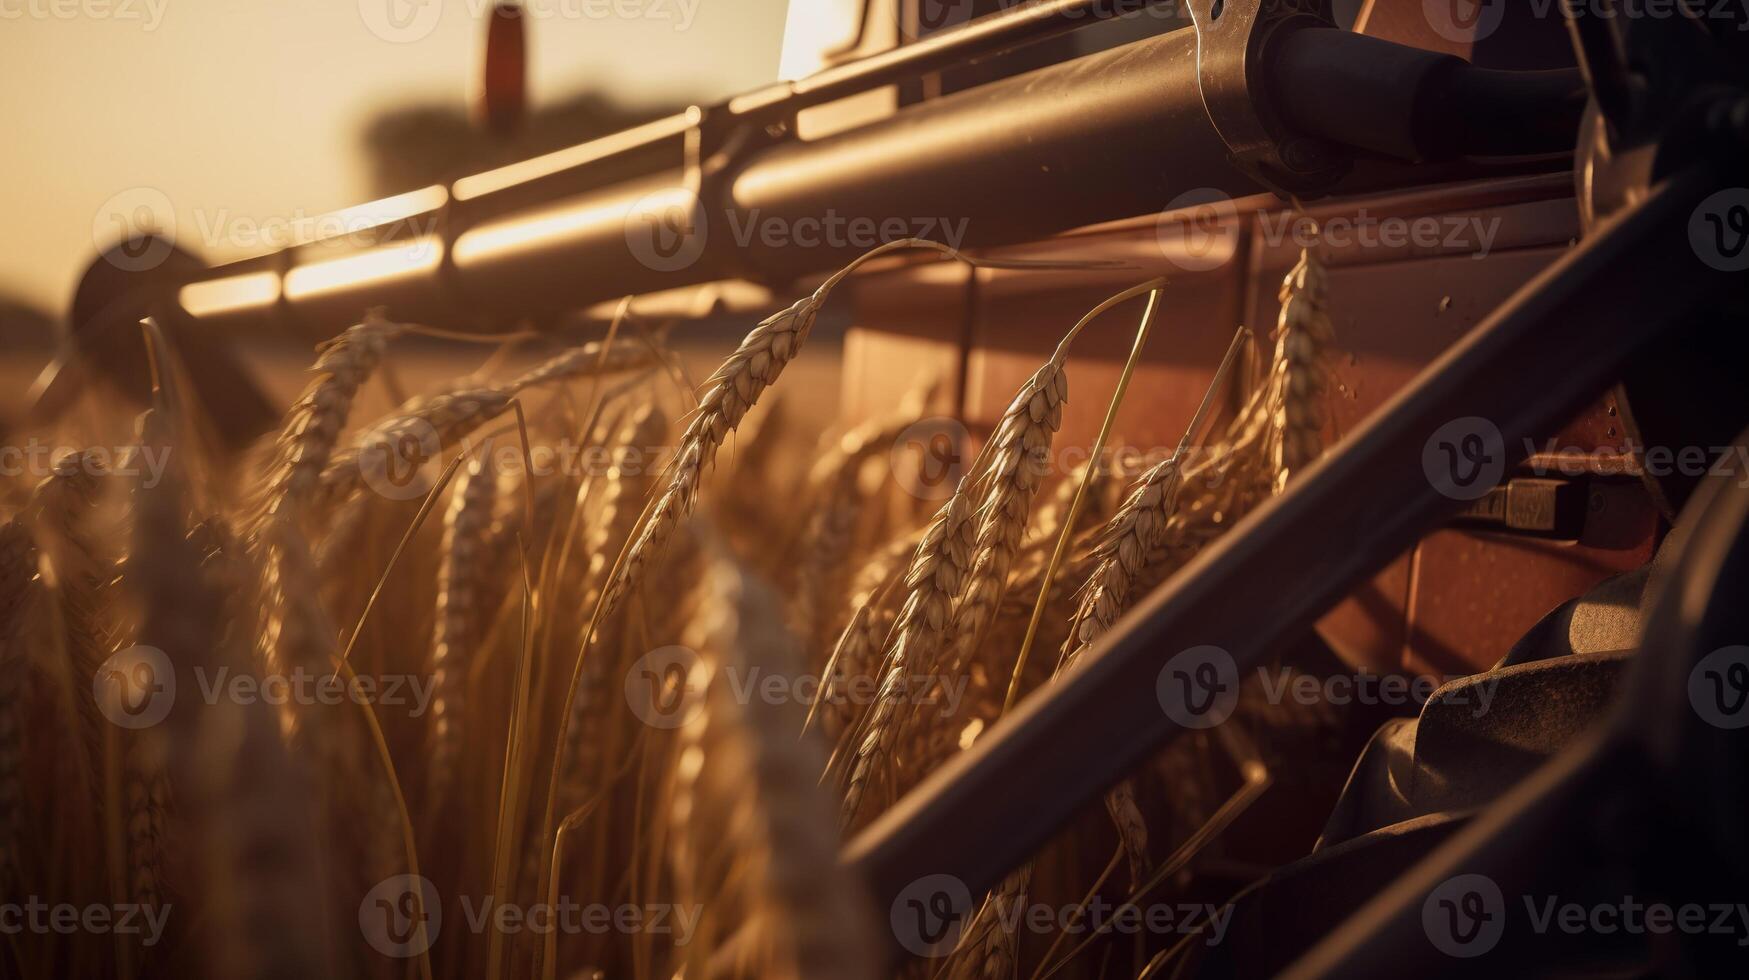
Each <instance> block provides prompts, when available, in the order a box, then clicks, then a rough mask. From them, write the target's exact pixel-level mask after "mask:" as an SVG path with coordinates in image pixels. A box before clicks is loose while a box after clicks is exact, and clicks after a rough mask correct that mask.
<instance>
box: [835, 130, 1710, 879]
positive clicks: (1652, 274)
mask: <svg viewBox="0 0 1749 980" xmlns="http://www.w3.org/2000/svg"><path fill="white" fill-rule="evenodd" d="M1737 166H1739V164H1738V163H1737V161H1735V160H1732V159H1729V158H1726V157H1725V156H1723V155H1720V156H1719V157H1717V158H1714V159H1711V160H1707V161H1701V162H1697V163H1695V164H1694V165H1693V166H1691V168H1690V169H1688V170H1685V171H1683V172H1682V173H1680V174H1678V175H1676V176H1675V177H1673V178H1671V179H1669V180H1667V181H1665V182H1664V183H1662V184H1660V185H1659V186H1657V187H1655V188H1653V189H1652V190H1651V191H1650V192H1649V193H1648V194H1647V195H1646V197H1645V198H1644V199H1643V200H1642V201H1641V202H1640V203H1639V204H1638V205H1636V206H1635V207H1633V208H1631V209H1629V210H1627V211H1624V212H1622V213H1621V214H1619V215H1617V216H1616V217H1615V218H1614V219H1612V220H1611V221H1610V222H1609V223H1608V224H1606V225H1605V226H1604V227H1603V228H1602V229H1601V230H1600V231H1599V232H1598V233H1597V234H1596V235H1594V236H1593V237H1592V238H1590V239H1589V240H1587V241H1586V242H1584V243H1582V244H1581V245H1580V246H1579V247H1578V248H1576V249H1574V250H1573V251H1571V252H1569V253H1567V254H1566V255H1565V256H1563V257H1562V258H1561V259H1560V260H1559V261H1558V262H1556V263H1555V264H1554V265H1553V266H1551V267H1549V268H1548V269H1547V270H1546V271H1545V272H1544V273H1543V274H1541V275H1539V276H1538V277H1536V278H1535V279H1533V280H1532V281H1530V282H1529V283H1527V284H1526V285H1525V286H1524V287H1522V288H1521V289H1520V290H1519V292H1518V293H1517V294H1516V295H1514V297H1513V298H1512V299H1511V300H1509V301H1508V302H1507V303H1506V304H1505V305H1504V306H1503V307H1502V308H1500V309H1498V310H1496V311H1495V312H1494V314H1493V315H1492V316H1490V317H1489V318H1488V319H1487V320H1486V321H1484V322H1483V323H1481V324H1480V325H1478V326H1477V327H1475V328H1474V329H1473V330H1472V331H1471V332H1470V334H1469V335H1468V336H1467V337H1465V338H1464V339H1463V340H1462V341H1460V342H1459V343H1458V344H1457V345H1455V346H1454V347H1452V348H1451V349H1449V350H1448V351H1447V352H1446V353H1445V355H1444V356H1442V357H1441V358H1440V359H1438V360H1437V361H1435V362H1434V363H1433V364H1432V365H1431V366H1429V367H1428V368H1427V369H1426V370H1425V371H1424V372H1422V374H1421V375H1420V377H1419V378H1418V379H1417V380H1416V381H1415V382H1413V383H1412V384H1411V385H1410V386H1409V387H1408V388H1406V389H1404V390H1402V391H1401V392H1399V393H1398V395H1397V397H1395V398H1394V399H1392V401H1391V402H1390V403H1388V404H1387V405H1386V406H1385V407H1383V408H1381V409H1380V410H1379V411H1378V412H1377V413H1376V414H1374V415H1373V416H1372V417H1371V418H1370V419H1369V420H1368V421H1367V422H1366V423H1365V424H1364V425H1362V426H1361V427H1360V428H1359V429H1357V430H1355V431H1353V432H1350V433H1348V434H1347V435H1346V436H1345V437H1344V439H1343V441H1342V442H1341V443H1339V444H1338V445H1337V446H1336V447H1335V448H1334V449H1333V450H1332V451H1331V452H1329V453H1328V454H1327V455H1325V456H1324V457H1323V458H1322V459H1321V460H1320V461H1319V462H1318V463H1317V464H1316V465H1314V466H1313V467H1312V468H1311V469H1309V470H1308V471H1306V473H1305V474H1304V475H1303V476H1302V477H1301V478H1300V479H1299V480H1298V481H1297V482H1296V483H1294V484H1292V485H1291V486H1290V487H1289V488H1288V490H1287V492H1286V493H1284V494H1282V495H1281V496H1278V497H1276V498H1273V499H1272V500H1270V501H1268V502H1266V503H1265V504H1264V505H1262V506H1261V507H1260V508H1259V509H1257V510H1256V511H1254V512H1252V513H1251V514H1250V515H1248V516H1247V517H1246V518H1245V519H1244V520H1242V521H1240V522H1239V523H1238V524H1237V525H1235V526H1234V527H1233V528H1232V530H1231V531H1229V532H1228V533H1227V534H1226V535H1225V536H1224V537H1222V538H1221V539H1219V540H1218V541H1216V542H1215V543H1214V544H1213V545H1212V546H1210V547H1209V548H1207V549H1205V550H1204V551H1203V552H1202V553H1201V554H1199V555H1198V556H1197V557H1196V558H1195V559H1194V560H1193V561H1192V562H1191V563H1190V564H1188V565H1187V566H1186V567H1185V568H1184V569H1182V570H1181V571H1180V573H1179V574H1178V575H1176V576H1175V577H1174V578H1173V579H1172V580H1170V581H1169V582H1168V583H1167V584H1166V585H1165V586H1164V587H1162V588H1161V589H1159V590H1158V591H1156V592H1155V593H1154V594H1153V595H1151V596H1150V597H1149V598H1148V599H1147V600H1146V601H1145V602H1143V603H1142V604H1141V605H1140V606H1138V607H1137V608H1136V609H1135V610H1133V611H1132V612H1131V613H1130V614H1129V616H1128V617H1127V618H1126V619H1124V620H1123V621H1121V622H1120V623H1119V624H1118V625H1117V627H1116V628H1115V629H1113V630H1112V631H1111V632H1110V633H1108V634H1106V636H1105V637H1104V638H1103V639H1102V640H1101V641H1100V642H1099V643H1098V644H1097V645H1096V646H1095V648H1094V649H1093V650H1091V651H1089V652H1088V653H1087V654H1085V655H1084V656H1085V657H1086V659H1085V660H1083V662H1082V666H1081V668H1080V669H1079V670H1078V671H1076V672H1073V673H1071V674H1069V675H1067V676H1065V677H1063V678H1061V679H1060V680H1058V681H1057V682H1055V683H1054V684H1052V685H1051V686H1050V687H1048V688H1046V689H1044V690H1042V691H1039V692H1037V693H1035V694H1034V695H1032V696H1031V697H1029V698H1028V699H1026V700H1025V701H1023V702H1022V703H1021V704H1019V705H1018V706H1016V708H1015V709H1014V711H1013V713H1011V714H1010V715H1009V716H1008V717H1007V718H1005V719H1004V720H1003V721H1001V722H1000V723H998V724H997V726H996V727H995V728H994V729H992V730H991V731H990V732H989V733H987V734H986V735H985V736H984V737H983V738H982V739H980V740H979V741H978V742H976V743H975V744H973V745H972V747H971V748H970V749H968V750H967V751H965V752H962V753H960V754H959V755H957V756H955V757H954V758H953V759H952V760H951V761H950V762H948V763H947V764H946V765H944V766H943V767H942V768H941V769H940V770H939V771H937V772H936V773H934V774H933V775H932V776H931V777H930V778H929V779H928V780H926V781H925V782H924V783H923V784H922V785H921V786H919V787H918V788H917V789H916V790H914V791H913V792H912V793H911V794H910V795H909V796H907V797H905V798H904V799H902V800H900V801H899V803H898V804H897V805H895V806H894V807H893V808H892V809H890V810H889V811H887V812H886V813H885V814H883V815H882V816H881V817H880V818H879V819H878V820H877V821H875V822H874V823H873V824H871V825H870V826H869V827H868V828H867V829H866V830H865V831H864V832H863V833H862V834H861V835H860V836H859V837H857V838H856V839H855V840H853V841H852V842H851V843H850V845H849V847H848V849H847V852H846V853H847V859H848V860H849V861H850V862H851V863H852V864H853V865H855V866H856V867H857V868H858V870H859V871H860V872H861V873H862V874H863V875H864V877H865V879H866V880H868V881H869V882H870V885H871V888H872V889H873V892H874V895H875V898H876V901H877V902H878V903H883V905H882V907H885V903H891V902H892V901H893V900H894V898H895V896H898V895H899V894H900V893H901V892H902V891H903V890H904V889H905V888H907V887H910V886H912V885H913V883H914V882H916V881H917V880H919V879H922V878H924V877H926V876H929V875H951V876H953V877H956V878H958V879H960V880H961V881H962V882H964V883H965V886H966V887H967V888H969V889H970V890H971V891H972V892H973V893H974V894H976V893H978V892H980V891H981V890H983V889H985V888H988V887H990V886H991V885H993V884H994V883H995V882H996V881H997V880H999V879H1000V877H1001V876H1002V875H1003V874H1005V873H1006V872H1007V871H1008V869H1010V868H1011V867H1013V866H1014V864H1015V863H1017V862H1019V861H1021V860H1023V859H1024V858H1025V856H1026V855H1027V854H1030V853H1032V851H1033V850H1034V849H1035V848H1036V847H1038V846H1039V845H1040V844H1041V843H1042V842H1043V841H1044V840H1045V839H1046V838H1048V837H1049V836H1050V834H1051V833H1052V832H1054V831H1055V829H1056V828H1057V827H1059V826H1061V824H1062V823H1063V821H1064V820H1066V819H1068V818H1069V817H1070V816H1071V815H1072V814H1074V813H1075V812H1076V811H1077V810H1078V809H1079V808H1080V807H1081V806H1082V805H1083V804H1085V803H1086V802H1087V801H1088V800H1090V799H1092V798H1094V797H1095V796H1096V795H1097V794H1098V793H1100V792H1101V791H1103V790H1104V789H1105V788H1106V787H1108V786H1110V785H1111V784H1112V783H1114V782H1115V781H1117V780H1118V779H1119V778H1121V777H1122V775H1123V774H1124V773H1125V772H1128V771H1129V770H1130V769H1131V768H1133V767H1134V766H1135V765H1136V764H1137V763H1138V762H1140V761H1141V759H1142V758H1143V757H1144V756H1145V755H1146V754H1147V753H1148V752H1149V751H1151V750H1152V749H1154V748H1155V747H1157V746H1158V745H1160V744H1161V743H1162V742H1164V741H1165V740H1166V739H1168V738H1170V737H1172V736H1173V735H1174V734H1175V733H1177V732H1178V731H1181V730H1182V729H1181V728H1180V726H1179V725H1178V723H1177V722H1175V721H1174V720H1173V718H1172V717H1171V715H1169V714H1168V713H1167V712H1166V711H1164V710H1163V705H1164V702H1163V701H1162V698H1163V697H1175V698H1184V699H1186V700H1187V701H1188V700H1189V698H1190V695H1191V694H1192V692H1186V691H1182V690H1178V689H1176V688H1174V687H1172V686H1164V687H1163V686H1161V685H1160V684H1159V681H1160V665H1161V663H1162V662H1164V661H1166V660H1169V659H1170V658H1171V656H1173V655H1174V654H1176V653H1177V652H1180V651H1185V650H1189V649H1191V648H1193V647H1200V646H1205V645H1207V646H1215V647H1219V648H1220V649H1222V650H1224V651H1225V652H1226V653H1227V654H1228V655H1229V656H1230V657H1231V659H1232V661H1233V663H1235V664H1236V666H1237V669H1238V670H1239V671H1248V670H1250V669H1252V668H1253V667H1255V666H1256V665H1258V664H1259V663H1261V662H1262V661H1263V660H1264V658H1266V657H1267V656H1269V655H1270V654H1271V653H1272V652H1274V651H1276V650H1279V649H1280V648H1281V647H1282V646H1283V645H1284V644H1285V643H1288V642H1290V641H1291V640H1292V638H1293V637H1295V636H1297V635H1298V634H1300V633H1301V632H1302V631H1304V630H1305V629H1306V628H1307V627H1309V626H1310V624H1311V622H1312V621H1313V619H1315V618H1316V617H1317V616H1318V615H1319V614H1320V613H1322V612H1323V611H1324V610H1326V609H1328V608H1329V607H1330V606H1331V605H1332V604H1333V603H1334V602H1335V601H1337V600H1338V599H1340V598H1341V597H1342V596H1344V595H1346V594H1347V593H1348V592H1349V591H1350V590H1351V589H1352V588H1353V587H1354V585H1355V583H1357V582H1359V581H1360V580H1362V579H1363V578H1364V577H1366V576H1368V575H1370V574H1372V573H1373V572H1375V571H1376V570H1377V569H1378V568H1379V567H1380V566H1382V565H1383V564H1384V563H1385V562H1387V561H1389V560H1390V558H1391V557H1392V556H1395V555H1398V554H1400V553H1402V551H1403V550H1404V549H1405V548H1406V547H1408V546H1409V545H1410V544H1411V543H1413V542H1414V541H1415V540H1416V539H1417V538H1418V537H1419V536H1420V535H1422V534H1423V533H1425V532H1426V531H1427V530H1429V529H1430V528H1432V527H1434V526H1436V525H1437V524H1439V523H1440V522H1442V521H1444V520H1445V519H1447V518H1448V517H1450V516H1451V515H1452V514H1453V513H1455V512H1456V511H1457V510H1458V509H1459V508H1460V506H1461V502H1460V501H1459V500H1457V499H1454V498H1452V497H1449V496H1446V495H1445V494H1442V493H1441V492H1440V490H1439V489H1438V488H1437V487H1436V485H1435V480H1437V479H1441V478H1442V477H1441V476H1440V475H1439V474H1440V471H1439V470H1437V469H1436V468H1435V467H1436V466H1437V460H1438V459H1439V458H1440V454H1439V453H1438V452H1437V451H1436V450H1437V449H1438V444H1439V440H1440V439H1441V432H1442V430H1444V431H1445V432H1446V433H1448V435H1447V436H1445V438H1447V439H1452V437H1451V436H1450V435H1449V432H1450V431H1451V430H1450V424H1451V423H1453V422H1454V420H1459V421H1463V420H1486V425H1485V426H1481V427H1478V428H1476V429H1474V430H1471V431H1473V432H1474V433H1475V434H1476V435H1478V436H1479V437H1480V438H1481V443H1482V446H1481V455H1480V457H1479V458H1477V459H1475V460H1472V462H1475V463H1482V462H1484V461H1485V462H1487V463H1488V464H1489V465H1494V464H1496V463H1497V464H1498V465H1500V466H1501V467H1502V468H1509V467H1510V466H1512V465H1513V464H1514V463H1516V462H1517V461H1518V460H1519V459H1520V458H1522V457H1523V455H1524V454H1525V443H1524V440H1525V438H1526V437H1531V438H1535V437H1537V436H1540V435H1542V434H1544V433H1545V432H1547V431H1549V430H1550V429H1551V427H1553V426H1555V425H1558V424H1559V423H1560V422H1561V421H1562V420H1564V419H1566V418H1567V417H1569V416H1570V414H1571V413H1572V412H1573V411H1575V410H1576V409H1577V408H1579V407H1580V406H1581V405H1583V404H1584V403H1585V402H1586V401H1588V400H1589V399H1590V398H1592V397H1594V396H1595V395H1596V394H1597V393H1598V392H1599V391H1600V390H1602V389H1603V388H1604V387H1605V386H1606V385H1608V384H1609V383H1611V382H1612V381H1613V379H1614V378H1615V377H1616V376H1617V374H1618V373H1619V371H1620V370H1621V368H1622V366H1623V365H1624V364H1626V363H1627V362H1628V361H1629V359H1630V358H1631V357H1632V356H1634V354H1635V353H1636V352H1637V351H1640V350H1642V349H1643V348H1644V346H1645V345H1646V344H1648V343H1650V342H1652V341H1654V340H1656V339H1658V338H1660V336H1661V335H1662V334H1663V333H1664V332H1665V330H1666V329H1667V328H1668V326H1669V325H1670V324H1672V323H1675V322H1680V321H1681V320H1682V319H1683V318H1685V317H1687V316H1688V315H1690V314H1692V313H1693V312H1694V311H1695V310H1697V309H1701V308H1705V307H1707V306H1710V305H1711V304H1712V303H1714V302H1716V301H1717V300H1718V299H1719V298H1720V297H1722V296H1725V295H1728V294H1729V293H1731V292H1733V291H1734V290H1737V289H1740V288H1742V285H1743V283H1742V281H1741V280H1740V279H1737V278H1734V277H1731V276H1728V275H1722V274H1720V273H1718V272H1717V270H1715V269H1713V268H1711V267H1709V266H1707V265H1705V264H1704V263H1703V262H1702V261H1701V260H1700V258H1699V257H1698V256H1697V255H1696V254H1695V252H1694V251H1693V250H1692V249H1691V248H1689V247H1688V244H1687V242H1688V231H1687V229H1688V221H1689V217H1690V215H1691V214H1692V213H1693V212H1694V209H1695V207H1696V205H1698V204H1699V203H1700V202H1701V201H1702V200H1704V199H1705V198H1706V197H1707V196H1709V195H1710V194H1711V193H1713V192H1714V191H1715V190H1716V189H1717V188H1719V187H1720V186H1724V184H1725V181H1726V180H1727V179H1729V178H1728V175H1730V174H1734V173H1736V172H1737V171H1736V169H1735V168H1736V167H1737ZM1624 270H1631V272H1632V274H1631V275H1630V274H1627V273H1626V272H1624ZM1648 279H1649V280H1651V281H1657V282H1663V283H1669V284H1671V285H1672V288H1671V290H1670V292H1668V293H1663V292H1660V293H1658V294H1656V295H1653V294H1651V293H1649V292H1648V291H1647V290H1646V289H1644V288H1643V285H1642V283H1643V282H1645V281H1647V280H1648ZM1604 323H1608V324H1612V325H1615V329H1612V330H1608V331H1603V332H1599V331H1598V330H1597V329H1595V327H1596V325H1597V324H1604ZM1551 364H1559V365H1561V370H1560V371H1558V372H1551V371H1550V370H1549V368H1548V365H1551ZM1453 444H1454V445H1455V444H1456V441H1455V440H1453ZM1430 460H1433V461H1434V462H1429V461H1430ZM1457 477H1458V474H1457V473H1456V472H1455V471H1454V472H1453V473H1451V474H1448V475H1447V476H1446V477H1445V478H1457ZM1260 590H1261V594H1265V595H1267V596H1268V597H1269V598H1268V603H1269V608H1270V611H1271V614H1270V615H1269V616H1267V617H1259V616H1258V615H1257V614H1256V605H1255V603H1256V599H1255V596H1256V595H1258V594H1259V591H1260ZM1204 693H1205V694H1206V693H1207V692H1204ZM1119 746H1120V747H1121V749H1119V750H1116V751H1114V747H1119ZM1041 785H1043V786H1049V787H1050V788H1051V791H1050V792H1048V793H1039V792H1038V791H1037V787H1039V786H1041Z"/></svg>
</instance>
